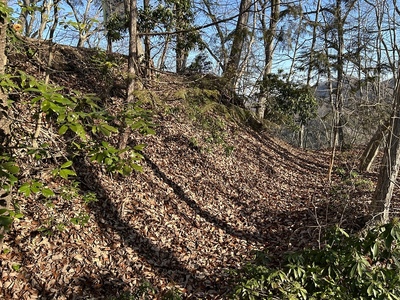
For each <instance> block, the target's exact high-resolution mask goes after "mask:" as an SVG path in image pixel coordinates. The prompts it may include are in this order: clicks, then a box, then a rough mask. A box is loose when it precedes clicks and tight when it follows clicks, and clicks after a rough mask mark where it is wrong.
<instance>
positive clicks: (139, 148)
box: [133, 144, 147, 151]
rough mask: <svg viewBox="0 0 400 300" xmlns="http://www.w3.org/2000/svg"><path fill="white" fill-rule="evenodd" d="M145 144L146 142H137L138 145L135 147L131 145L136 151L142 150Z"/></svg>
mask: <svg viewBox="0 0 400 300" xmlns="http://www.w3.org/2000/svg"><path fill="white" fill-rule="evenodd" d="M146 146H147V145H146V144H139V145H136V146H135V147H133V149H134V150H136V151H143V149H144V148H145V147H146Z"/></svg>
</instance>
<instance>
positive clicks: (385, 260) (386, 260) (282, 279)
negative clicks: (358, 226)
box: [234, 219, 400, 299]
mask: <svg viewBox="0 0 400 300" xmlns="http://www.w3.org/2000/svg"><path fill="white" fill-rule="evenodd" d="M399 241H400V221H399V220H398V219H394V220H392V221H391V222H390V223H387V224H384V225H376V226H374V227H372V228H369V229H368V230H365V231H363V232H362V233H360V234H351V235H350V234H348V233H347V232H345V231H344V230H343V229H341V228H339V227H335V228H333V229H332V230H331V231H330V232H328V233H327V235H326V237H325V246H324V247H323V248H322V249H307V250H304V251H299V252H295V253H288V254H287V255H286V257H285V260H284V262H283V264H282V267H278V268H275V267H273V266H272V265H271V262H270V261H269V260H268V258H267V257H266V255H265V253H262V252H260V253H258V254H257V255H256V259H255V261H254V262H253V263H251V264H248V265H246V266H245V267H244V268H243V270H241V271H240V272H238V273H237V274H236V275H237V278H238V284H237V286H236V288H235V291H234V298H236V299H400V285H399V283H400V272H399V271H400V262H399V258H400V245H399Z"/></svg>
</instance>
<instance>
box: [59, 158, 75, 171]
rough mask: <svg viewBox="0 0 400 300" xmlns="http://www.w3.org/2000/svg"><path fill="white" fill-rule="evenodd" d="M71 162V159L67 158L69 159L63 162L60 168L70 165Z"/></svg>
mask: <svg viewBox="0 0 400 300" xmlns="http://www.w3.org/2000/svg"><path fill="white" fill-rule="evenodd" d="M72 164H73V162H72V161H71V160H69V161H67V162H65V163H63V164H62V165H61V167H60V168H61V169H65V168H68V167H70V166H72Z"/></svg>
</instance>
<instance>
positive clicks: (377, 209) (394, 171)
mask: <svg viewBox="0 0 400 300" xmlns="http://www.w3.org/2000/svg"><path fill="white" fill-rule="evenodd" d="M399 83H400V82H399V76H398V78H397V84H396V93H395V97H396V98H395V101H394V104H393V113H392V118H391V126H390V128H391V131H390V133H389V135H388V144H387V146H386V147H385V152H384V154H383V158H382V163H381V169H380V173H379V177H378V183H377V185H376V190H375V195H374V198H373V199H372V203H371V213H372V217H373V218H377V219H378V220H379V221H381V222H383V223H386V222H387V221H389V213H390V202H391V200H392V196H393V189H394V186H395V184H396V180H397V175H398V173H399V168H400V85H399Z"/></svg>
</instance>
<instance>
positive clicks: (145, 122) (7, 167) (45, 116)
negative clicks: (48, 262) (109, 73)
mask: <svg viewBox="0 0 400 300" xmlns="http://www.w3.org/2000/svg"><path fill="white" fill-rule="evenodd" d="M0 79H1V80H0V87H1V88H3V89H4V90H5V91H7V92H8V93H10V94H18V95H20V97H18V100H17V101H19V102H18V103H14V102H13V101H11V100H10V101H9V103H10V105H18V107H19V109H21V108H22V109H24V110H25V111H26V112H30V113H31V115H30V116H28V118H30V119H31V120H32V121H33V123H34V125H36V132H35V133H34V134H32V130H31V131H29V129H26V128H25V127H21V128H22V129H21V130H20V131H18V133H13V134H18V136H13V137H12V139H13V147H12V149H11V150H10V153H3V154H1V155H0V188H1V189H2V190H4V191H7V192H9V193H11V194H12V193H14V192H15V191H18V192H19V197H21V196H24V197H34V196H35V197H38V196H43V197H44V198H45V199H52V198H56V197H57V198H63V200H65V201H70V200H71V199H72V198H82V201H84V202H85V203H90V202H94V201H96V200H97V199H96V196H95V195H93V194H88V195H83V196H82V195H80V193H79V189H78V186H79V182H77V181H76V176H77V173H76V169H77V168H76V166H75V162H76V161H79V159H78V158H88V159H90V160H91V161H92V162H96V163H99V164H102V165H104V166H105V169H106V170H107V171H108V172H115V173H121V174H124V175H128V174H130V173H132V172H133V171H141V166H140V165H139V162H140V160H142V158H143V156H142V154H141V152H142V151H143V149H144V148H145V145H144V144H140V145H135V146H129V147H125V148H123V149H119V148H116V147H115V146H113V145H112V142H113V141H114V143H115V140H118V135H119V133H120V132H123V131H125V130H126V128H125V127H129V128H130V129H131V130H133V131H137V132H140V133H141V134H153V133H154V130H153V127H154V125H153V124H152V123H151V122H150V119H151V112H150V111H148V110H146V109H144V108H142V107H141V106H140V103H132V104H130V105H129V106H128V107H127V108H126V109H125V110H123V111H122V112H120V113H119V114H117V113H115V112H110V111H107V110H106V109H105V108H104V107H103V106H102V104H101V102H100V100H99V99H98V97H96V96H95V95H92V94H82V93H80V92H78V91H73V90H67V89H64V88H63V87H58V86H53V85H49V84H45V83H44V82H42V81H40V80H38V79H36V78H35V77H33V76H30V75H28V74H26V73H24V72H21V71H17V72H16V74H14V75H10V74H8V75H4V76H1V78H0ZM21 99H23V100H21ZM121 120H123V122H120V121H121ZM46 124H47V125H46ZM43 126H46V128H42V127H43ZM46 130H50V131H51V132H50V134H51V135H52V136H54V137H55V140H59V141H62V145H63V147H62V149H59V150H56V151H58V152H57V153H55V154H56V155H54V153H52V151H54V150H53V149H52V147H50V146H49V143H47V142H44V143H37V141H41V140H43V139H44V140H46V136H42V135H41V134H43V132H46ZM14 149H15V150H14ZM27 155H28V156H29V157H30V158H32V159H34V160H35V165H37V166H38V167H37V168H38V169H40V165H41V163H43V164H48V160H49V158H50V159H51V160H52V162H53V164H52V165H51V168H52V170H51V172H50V175H51V179H50V178H47V179H46V180H47V183H49V182H53V183H54V182H59V184H63V185H65V187H63V188H60V190H59V191H55V190H53V187H49V186H48V184H47V183H46V182H44V181H43V178H41V177H40V174H39V175H37V174H36V173H35V172H32V174H30V171H28V172H26V171H25V174H24V175H22V174H20V173H22V172H20V169H21V166H20V165H18V162H21V161H26V156H27ZM46 161H47V162H46ZM53 186H54V184H53ZM14 187H16V189H14ZM14 194H15V193H14ZM14 194H13V197H14V196H15V195H14ZM14 198H16V197H14ZM14 202H15V201H14ZM75 213H76V215H75V216H74V217H72V218H71V219H70V221H71V223H73V224H75V225H85V224H86V223H87V222H88V221H89V217H88V216H86V215H83V214H81V213H80V212H77V211H76V212H75ZM20 217H22V215H21V214H20V213H19V211H17V210H15V209H1V210H0V229H2V228H3V229H5V231H7V230H9V229H10V226H11V224H12V221H13V220H14V219H15V218H20ZM52 225H54V224H52ZM53 227H54V226H53ZM0 238H1V236H0Z"/></svg>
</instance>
